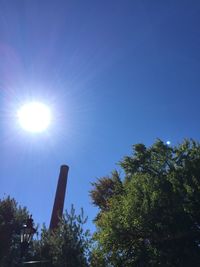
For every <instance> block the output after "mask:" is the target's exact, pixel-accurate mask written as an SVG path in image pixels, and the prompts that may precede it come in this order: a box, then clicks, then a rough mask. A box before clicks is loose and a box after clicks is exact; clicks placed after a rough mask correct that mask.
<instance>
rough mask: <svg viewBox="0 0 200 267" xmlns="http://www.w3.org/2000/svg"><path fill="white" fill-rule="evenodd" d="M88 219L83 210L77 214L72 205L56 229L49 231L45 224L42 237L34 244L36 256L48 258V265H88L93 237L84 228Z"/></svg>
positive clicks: (69, 266)
mask: <svg viewBox="0 0 200 267" xmlns="http://www.w3.org/2000/svg"><path fill="white" fill-rule="evenodd" d="M86 221H87V218H85V217H84V214H83V210H81V214H80V215H76V214H75V209H74V207H73V206H72V208H71V212H70V213H68V212H67V211H66V212H65V214H64V215H63V217H62V218H61V220H60V224H59V227H58V228H57V229H56V230H54V231H49V230H48V229H46V227H45V226H43V228H42V232H41V239H40V240H39V241H35V244H34V250H35V255H34V258H35V259H40V260H48V261H49V263H48V266H52V267H65V266H67V267H79V266H80V267H86V266H88V259H89V252H90V245H91V238H90V233H89V231H88V230H84V224H85V223H86Z"/></svg>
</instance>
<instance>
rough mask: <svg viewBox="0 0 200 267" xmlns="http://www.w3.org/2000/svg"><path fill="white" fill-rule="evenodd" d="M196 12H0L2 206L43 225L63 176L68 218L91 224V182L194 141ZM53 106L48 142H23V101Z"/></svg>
mask: <svg viewBox="0 0 200 267" xmlns="http://www.w3.org/2000/svg"><path fill="white" fill-rule="evenodd" d="M199 25H200V3H199V1H195V0H193V1H189V0H188V1H184V0H177V1H159V0H153V1H149V0H146V1H145V0H144V1H141V0H138V1H132V0H130V1H128V0H125V1H121V0H120V1H118V0H115V1H114V0H113V1H112V0H111V1H104V0H101V1H97V0H95V1H92V0H84V1H82V0H73V1H72V0H71V1H68V0H18V1H11V0H0V137H1V142H0V151H1V153H0V162H1V168H0V198H3V196H4V195H11V196H12V197H15V198H16V200H17V201H18V202H19V203H20V204H22V205H26V206H27V207H28V209H29V210H30V212H32V213H33V217H34V219H35V221H36V222H37V223H40V224H42V223H43V222H45V223H46V224H47V225H49V221H50V216H51V210H52V205H53V201H54V194H55V189H56V184H57V177H58V174H59V168H60V165H61V164H68V165H69V167H70V171H69V177H68V187H67V195H66V201H65V207H66V208H69V207H70V205H71V204H72V203H73V204H74V205H75V207H76V209H77V211H79V209H80V207H83V208H84V210H85V214H86V215H88V216H89V221H88V227H89V228H91V229H94V227H93V226H92V223H91V221H92V219H93V218H94V217H95V215H96V212H97V210H96V209H95V208H94V207H93V206H92V204H91V200H90V198H89V194H88V192H89V190H90V189H91V182H94V181H95V179H96V178H98V177H102V176H105V175H109V174H110V173H111V171H112V170H113V169H115V168H117V169H119V167H118V165H117V162H118V161H119V160H121V159H122V158H123V156H125V155H127V154H130V153H131V146H132V144H135V143H138V142H143V143H145V144H146V145H151V144H152V143H153V142H154V141H155V139H156V138H161V139H162V140H164V141H167V140H170V141H171V143H172V145H175V144H177V143H179V142H181V141H182V140H183V138H186V137H192V138H194V139H196V140H199V139H200V136H199V132H200V124H199V99H200V90H199V86H200V75H199V69H200V28H199ZM32 100H35V101H41V102H44V103H46V104H47V105H49V106H50V108H51V110H52V113H53V121H52V124H51V126H50V127H49V129H48V131H46V132H44V133H40V134H30V133H28V132H25V131H24V130H22V129H21V128H20V127H19V125H18V122H17V119H16V112H17V110H18V109H19V107H20V106H21V105H23V104H24V103H25V102H27V101H32Z"/></svg>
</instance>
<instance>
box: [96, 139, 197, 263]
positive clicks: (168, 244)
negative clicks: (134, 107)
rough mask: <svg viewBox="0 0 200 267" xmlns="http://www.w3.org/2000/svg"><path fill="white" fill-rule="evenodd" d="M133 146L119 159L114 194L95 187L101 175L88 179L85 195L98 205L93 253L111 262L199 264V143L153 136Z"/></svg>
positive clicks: (99, 184)
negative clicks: (148, 143) (150, 142)
mask: <svg viewBox="0 0 200 267" xmlns="http://www.w3.org/2000/svg"><path fill="white" fill-rule="evenodd" d="M133 148H134V150H133V155H132V156H127V157H125V158H124V159H123V160H122V161H121V162H120V166H121V167H122V169H123V171H124V173H125V177H124V179H123V181H122V182H121V190H120V194H118V193H115V192H113V191H112V194H110V195H109V194H107V192H110V189H109V186H108V187H107V188H104V190H103V191H102V190H99V189H101V188H102V184H104V185H105V183H104V179H105V178H103V179H99V180H98V181H97V182H96V183H93V189H92V191H91V197H92V199H93V203H94V204H95V205H97V206H98V207H99V214H98V215H97V218H96V220H95V223H96V226H97V231H96V233H95V236H94V238H95V240H96V241H97V243H98V246H97V248H95V250H94V253H93V254H94V258H95V255H98V257H96V258H95V259H98V258H99V259H102V258H103V259H104V260H105V261H106V265H105V266H115V267H117V266H119V267H120V266H127V267H128V266H133V267H134V266H166V267H167V266H173V267H174V266H181V267H184V266H199V264H200V209H199V206H200V145H199V143H197V142H195V141H193V140H185V141H184V142H183V143H182V144H180V145H178V146H176V147H170V146H168V145H166V144H164V143H163V142H162V141H161V140H157V141H156V142H155V144H153V145H152V146H151V147H149V148H146V147H145V145H143V144H137V145H135V146H134V147H133ZM108 179H110V180H113V175H112V176H111V177H110V178H108ZM118 184H119V183H118ZM103 192H105V195H103ZM101 194H102V196H101ZM95 196H99V199H98V202H97V201H96V197H95ZM99 203H104V206H102V205H99ZM105 206H106V209H105V208H104V207H105ZM100 256H101V257H100Z"/></svg>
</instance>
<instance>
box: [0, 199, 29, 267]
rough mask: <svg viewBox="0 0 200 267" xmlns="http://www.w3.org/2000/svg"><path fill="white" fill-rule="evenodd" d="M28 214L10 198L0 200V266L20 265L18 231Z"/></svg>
mask: <svg viewBox="0 0 200 267" xmlns="http://www.w3.org/2000/svg"><path fill="white" fill-rule="evenodd" d="M28 216H29V213H28V211H27V209H26V208H25V207H23V208H22V207H21V206H19V205H18V204H17V202H16V201H15V200H14V199H13V198H10V197H7V198H5V199H2V200H0V266H1V267H10V266H16V265H17V264H19V263H20V230H21V227H22V225H23V223H24V222H25V221H26V219H27V218H28Z"/></svg>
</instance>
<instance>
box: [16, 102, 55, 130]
mask: <svg viewBox="0 0 200 267" xmlns="http://www.w3.org/2000/svg"><path fill="white" fill-rule="evenodd" d="M17 117H18V120H19V124H20V125H21V127H22V128H23V129H24V130H26V131H29V132H33V133H39V132H43V131H45V130H46V129H47V128H48V126H49V124H50V122H51V112H50V109H49V108H48V106H47V105H45V104H43V103H40V102H30V103H27V104H25V105H23V106H22V107H21V108H20V109H19V110H18V112H17Z"/></svg>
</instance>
